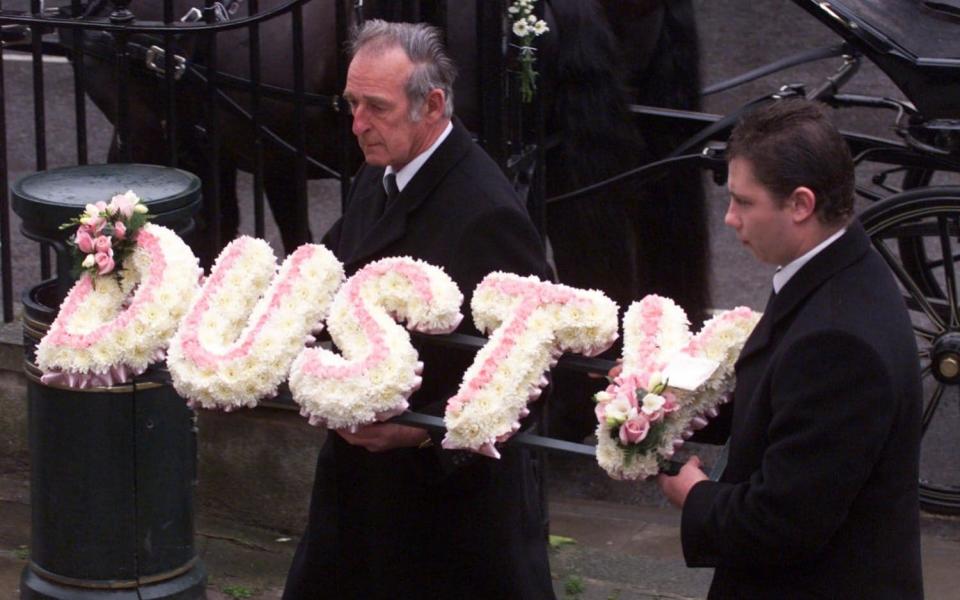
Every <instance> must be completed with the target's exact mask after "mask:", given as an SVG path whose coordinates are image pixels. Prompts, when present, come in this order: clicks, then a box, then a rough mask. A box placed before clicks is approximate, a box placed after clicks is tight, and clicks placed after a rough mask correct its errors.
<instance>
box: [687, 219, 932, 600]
mask: <svg viewBox="0 0 960 600" xmlns="http://www.w3.org/2000/svg"><path fill="white" fill-rule="evenodd" d="M736 374H737V385H736V391H735V394H734V398H735V400H734V404H733V413H732V414H733V418H732V422H731V424H730V447H729V452H730V453H729V462H728V463H727V468H726V470H725V471H724V473H723V476H722V477H721V479H720V481H719V482H701V483H698V484H697V485H695V486H694V487H693V488H692V489H691V491H690V494H689V495H688V496H687V500H686V503H685V505H684V507H683V517H682V541H683V551H684V556H685V557H686V560H687V564H688V565H690V566H693V567H716V572H715V575H714V580H713V585H712V587H711V589H710V596H709V598H770V599H774V598H776V599H790V598H847V599H849V598H871V599H885V598H889V599H891V600H892V599H899V600H903V599H909V598H921V597H922V596H923V590H922V576H921V569H920V532H919V505H918V490H917V481H918V462H919V447H920V409H921V387H920V378H919V372H918V361H917V348H916V344H915V341H914V337H913V333H912V329H911V325H910V321H909V318H908V316H907V312H906V309H905V307H904V304H903V300H902V299H901V295H900V293H899V291H898V289H897V287H896V285H895V284H894V281H893V278H892V276H891V274H890V272H889V270H888V268H887V267H886V265H885V264H884V263H883V261H882V260H881V259H880V257H879V256H878V255H877V254H876V252H874V251H873V250H872V249H871V248H870V244H869V240H868V238H867V236H866V234H865V233H864V231H863V228H862V227H861V226H860V225H859V223H853V224H851V225H850V226H849V227H848V229H847V232H846V233H845V234H844V235H843V236H841V237H840V238H839V239H838V240H837V241H835V242H834V243H833V244H831V245H830V246H828V247H827V248H825V249H824V250H823V251H822V252H821V253H819V254H817V255H816V256H815V257H814V258H813V259H812V260H811V261H810V262H809V263H808V264H806V265H805V266H804V267H803V268H801V269H800V271H798V272H797V273H796V275H794V277H793V278H791V279H790V281H789V282H787V284H786V285H785V286H784V287H783V289H781V290H780V293H779V294H777V295H776V296H775V297H774V298H772V299H771V303H770V304H769V305H768V307H767V310H766V312H765V314H764V316H763V318H762V319H761V320H760V322H759V323H758V325H757V328H756V330H755V331H754V332H753V334H752V335H751V336H750V338H749V340H748V341H747V343H746V345H745V346H744V349H743V352H742V353H741V355H740V358H739V360H738V362H737V365H736Z"/></svg>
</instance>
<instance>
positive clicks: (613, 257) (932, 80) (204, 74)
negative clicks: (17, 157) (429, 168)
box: [0, 0, 960, 513]
mask: <svg viewBox="0 0 960 600" xmlns="http://www.w3.org/2000/svg"><path fill="white" fill-rule="evenodd" d="M794 2H795V3H796V4H797V5H798V6H800V7H801V8H803V9H804V10H806V11H807V12H809V13H810V14H811V15H812V16H813V17H815V18H816V19H818V20H820V21H822V22H823V23H824V24H825V25H827V26H828V27H830V28H831V29H832V30H834V31H835V32H836V33H837V34H838V35H839V36H840V37H841V38H842V39H843V43H842V44H841V45H839V46H837V47H834V48H831V49H829V50H827V51H821V50H815V51H810V52H804V53H803V54H802V55H800V56H797V57H790V58H788V59H785V60H781V61H778V62H777V63H774V64H772V65H770V66H769V67H764V68H761V69H758V70H756V71H754V72H751V73H747V74H745V75H744V76H742V77H738V78H735V79H734V80H731V81H729V82H724V83H722V84H719V85H715V86H712V91H716V90H718V89H723V88H726V87H728V86H732V85H736V84H739V83H743V82H745V81H749V80H752V79H755V78H759V77H761V76H766V75H769V74H770V73H772V72H775V71H777V70H778V69H783V68H786V67H788V66H792V65H795V64H798V63H799V62H803V61H809V60H813V59H823V58H829V57H842V58H843V62H842V65H841V67H840V68H839V69H838V70H837V71H836V73H834V74H833V75H831V76H830V77H828V78H826V79H825V80H824V81H822V82H817V83H815V84H814V85H811V86H805V85H796V84H794V85H790V86H785V87H783V88H780V89H777V90H775V91H774V92H773V93H771V94H769V95H766V96H764V97H762V98H759V99H757V100H756V101H754V102H751V103H749V104H747V105H745V106H743V107H742V108H740V109H738V110H737V111H734V112H733V113H732V114H729V115H726V116H722V117H721V116H716V115H708V114H704V113H701V112H697V108H698V106H699V104H698V102H699V100H698V94H697V93H696V92H697V88H698V75H697V69H696V66H695V65H696V37H695V29H694V28H693V21H692V16H691V14H690V11H691V10H692V3H691V2H688V1H686V0H675V1H672V2H671V1H667V2H655V1H648V2H643V1H640V0H597V1H596V2H583V1H582V0H548V1H546V2H544V3H537V4H538V11H540V13H539V14H540V15H542V16H543V17H545V18H546V19H547V21H548V22H549V23H550V28H551V30H552V31H553V33H554V34H555V35H554V36H552V37H545V38H544V39H542V40H540V41H538V44H537V46H538V49H537V54H536V60H537V62H536V63H535V64H536V68H537V70H538V72H539V73H538V79H537V81H536V83H537V86H538V92H539V93H538V94H537V95H536V96H535V98H534V101H533V102H532V103H530V104H526V103H523V102H521V101H520V100H519V95H520V94H519V91H518V88H517V85H516V81H515V80H516V78H515V70H516V57H517V52H518V49H517V48H516V47H515V46H516V45H517V44H518V41H517V39H516V38H515V37H511V32H510V29H509V20H508V17H507V15H508V13H507V11H506V8H507V6H508V5H509V3H508V2H506V1H503V0H496V1H492V0H479V1H478V2H476V3H473V2H456V3H447V2H443V1H440V0H437V1H435V2H425V1H424V2H420V1H415V0H406V1H402V2H401V1H397V2H373V1H367V2H363V1H362V0H351V1H346V0H338V1H336V2H329V1H323V0H291V1H286V2H279V1H276V2H257V1H256V0H247V2H246V3H244V2H242V0H231V1H229V2H226V3H224V4H220V3H218V2H212V1H211V0H207V1H206V2H205V3H204V5H203V6H198V7H193V6H191V3H189V2H181V1H179V0H178V1H167V2H163V3H162V4H161V3H158V2H155V3H145V4H144V5H143V6H140V5H139V4H136V3H131V2H129V0H127V1H122V2H114V3H112V4H110V3H107V2H105V1H100V2H91V3H89V4H87V5H84V4H82V3H80V2H78V1H77V2H72V3H71V4H70V5H69V6H65V7H63V8H62V9H60V12H57V13H56V14H55V15H54V14H50V13H52V11H51V10H50V9H46V11H42V10H41V8H40V4H39V2H34V3H33V5H32V9H31V12H32V13H33V14H31V15H23V14H13V13H10V12H2V13H0V23H3V24H4V35H5V37H7V36H8V35H9V36H10V37H15V36H16V35H17V33H18V32H20V31H24V30H30V29H32V30H33V31H35V32H40V31H50V30H52V29H56V30H58V31H59V32H60V35H59V39H60V44H61V45H60V48H61V51H62V52H66V53H67V54H68V55H69V56H70V57H71V60H72V61H73V63H74V65H75V74H76V90H77V92H76V93H77V95H78V96H77V97H78V98H79V99H80V100H78V101H77V103H76V104H77V107H78V111H79V112H82V110H83V104H84V103H83V101H82V97H83V94H84V93H87V94H89V95H90V97H91V98H92V99H93V100H94V102H95V103H97V105H98V106H100V108H101V109H102V110H103V111H104V113H105V114H107V115H108V116H109V118H110V119H111V120H112V121H113V123H114V124H115V126H116V133H115V135H114V139H113V143H112V145H111V151H110V158H111V159H112V160H117V161H122V162H130V161H140V162H154V163H162V164H168V165H176V166H181V167H184V168H187V169H189V170H194V171H196V172H198V173H200V174H201V175H202V176H203V180H204V197H205V199H206V207H205V208H204V212H203V214H202V215H201V217H202V218H203V219H204V220H205V221H206V222H205V227H206V229H205V231H206V233H205V234H203V235H202V236H201V238H202V239H201V240H199V241H205V242H207V246H206V248H207V249H206V252H207V253H206V255H205V256H206V258H207V260H209V258H210V257H212V256H213V255H215V251H216V250H217V249H218V248H219V247H220V246H221V245H222V244H223V243H225V242H226V241H228V240H229V239H230V238H232V236H233V235H234V234H235V232H236V219H237V218H238V213H237V212H236V209H235V208H234V207H235V206H236V202H237V200H236V192H235V190H236V186H235V183H236V173H237V169H238V168H240V169H242V170H245V171H247V172H250V173H252V174H253V186H252V187H253V191H252V194H253V196H254V207H255V211H254V213H255V221H256V224H255V233H256V235H258V236H262V235H263V232H264V222H265V219H266V217H265V211H264V201H263V200H264V195H266V197H267V198H268V199H269V205H270V207H271V209H272V211H273V215H274V218H275V219H276V221H277V222H278V225H279V228H280V231H281V234H282V238H283V244H284V246H285V248H286V250H287V251H290V250H292V249H293V248H294V247H296V246H297V245H298V244H300V243H303V242H305V241H307V240H309V239H310V237H311V232H310V231H309V228H308V223H309V219H308V218H307V213H308V206H309V199H308V188H307V179H308V178H309V177H316V176H328V177H332V178H334V179H339V180H340V181H341V182H346V181H348V180H349V176H350V174H351V173H352V170H353V168H354V167H355V165H356V160H357V157H356V156H355V152H353V151H352V148H353V145H352V143H350V141H349V131H348V130H349V116H348V115H347V114H346V111H344V110H343V109H342V105H341V101H340V99H339V97H338V96H337V92H338V90H340V89H342V81H343V78H344V76H345V70H346V62H345V58H344V57H343V55H342V53H340V52H339V51H338V48H342V47H343V41H344V40H345V38H346V34H347V33H346V32H347V28H348V26H349V24H351V23H353V22H356V20H357V19H361V18H368V17H370V16H383V17H386V18H389V19H404V20H415V19H423V20H430V21H432V22H435V23H438V24H440V25H442V26H444V27H445V29H446V31H447V35H448V41H449V43H450V46H451V49H452V51H453V53H454V55H455V57H456V58H457V60H458V62H459V63H460V65H461V67H462V68H463V72H464V76H463V77H461V86H462V88H458V89H457V92H456V94H457V100H458V102H457V112H458V114H459V115H460V116H461V118H462V119H463V120H464V122H465V123H466V124H467V125H468V127H469V128H470V129H471V130H472V131H474V132H475V134H476V137H477V139H478V140H479V141H480V142H481V143H482V144H483V145H484V146H485V148H486V149H487V150H488V152H489V153H490V154H491V155H492V156H493V157H494V158H495V159H496V160H497V161H498V162H499V163H500V164H501V166H502V167H503V168H504V169H505V170H506V171H507V172H508V173H510V175H511V177H512V178H513V180H514V181H515V183H516V184H517V186H518V188H519V189H521V190H523V191H524V192H525V193H526V199H527V203H528V208H529V210H530V212H531V214H532V215H534V217H535V218H536V220H537V221H538V222H539V223H540V227H541V232H542V233H544V239H545V242H546V240H549V243H550V249H551V251H552V254H553V257H554V262H555V264H556V267H557V272H558V276H559V280H560V281H561V282H562V283H567V284H569V285H573V286H576V287H593V288H601V289H603V290H604V291H605V292H607V293H608V295H610V296H611V297H612V298H613V299H615V300H616V301H618V302H619V303H620V304H621V305H622V306H626V304H628V303H629V302H630V301H631V300H633V299H636V298H639V297H640V296H641V295H643V294H645V293H650V292H657V293H661V294H664V295H667V296H671V297H674V298H676V299H678V301H679V302H680V304H681V305H683V306H684V307H685V308H686V309H687V311H688V313H690V314H691V317H692V320H695V321H696V320H699V319H700V318H701V317H702V315H703V314H704V312H705V310H706V307H707V306H708V302H709V300H708V299H709V295H708V293H707V284H706V280H707V279H706V264H707V262H706V248H707V246H706V224H705V211H704V199H703V195H702V191H701V190H700V189H699V182H700V177H699V170H701V169H706V170H707V171H709V172H711V173H712V175H713V179H714V180H715V181H716V182H717V183H719V184H722V183H723V182H724V180H725V176H726V173H725V170H726V167H725V162H724V160H723V141H724V139H725V137H726V135H727V134H728V133H729V131H730V129H731V128H732V126H733V125H734V124H735V123H736V121H737V119H738V118H739V117H740V116H741V115H742V114H745V112H746V111H748V110H751V109H753V108H755V107H756V106H758V105H760V104H761V103H764V102H770V101H776V100H777V99H780V98H785V97H790V96H805V97H808V98H815V99H818V100H821V101H823V102H825V103H827V104H829V105H831V106H834V107H838V108H842V107H867V108H870V109H876V110H890V111H892V113H893V115H894V116H893V128H894V132H895V133H896V135H897V139H893V140H888V139H880V138H877V137H874V136H869V135H864V134H859V133H855V132H846V133H845V136H846V138H847V140H848V141H849V143H850V145H851V149H852V150H853V154H854V156H855V163H856V165H857V167H858V173H869V176H870V182H871V185H869V186H868V185H864V186H860V187H858V193H859V194H860V195H861V196H862V197H863V198H865V199H867V200H869V201H870V202H871V205H870V206H869V207H868V208H866V209H865V210H863V211H862V212H861V213H860V215H859V218H860V219H861V221H862V222H863V223H864V225H865V227H866V229H867V231H868V232H869V234H870V235H871V237H872V239H873V241H874V244H875V246H876V247H877V250H878V251H879V252H880V253H881V255H882V256H883V257H884V259H885V260H886V261H887V262H888V264H889V265H890V267H891V269H892V270H893V272H894V274H895V275H896V277H897V280H898V281H899V283H900V285H901V288H902V291H903V294H904V298H905V301H906V302H907V305H908V307H909V309H910V311H911V315H912V318H913V321H914V327H915V331H916V335H917V340H918V345H919V346H920V356H919V361H920V364H921V367H922V370H923V375H924V385H925V387H924V391H925V393H924V398H925V399H924V413H923V428H924V442H923V444H924V449H923V453H922V461H923V462H922V465H921V500H922V503H923V505H924V507H925V508H927V509H930V510H935V511H941V512H953V513H955V512H960V470H958V467H957V466H956V465H955V462H956V461H954V460H951V459H950V453H951V452H952V448H954V447H955V443H956V439H955V438H956V433H955V432H956V430H957V429H956V425H957V424H960V423H958V420H960V417H958V414H957V413H958V409H960V403H958V402H957V399H958V395H960V307H958V302H960V298H958V293H960V289H958V287H957V276H956V263H957V260H958V258H960V255H958V253H957V250H956V249H955V248H954V247H955V246H956V245H960V186H953V185H949V184H951V183H953V182H954V181H955V175H956V173H957V172H958V171H960V135H958V134H960V108H958V107H960V98H958V97H957V94H958V92H956V91H955V90H957V89H960V87H958V85H957V84H958V83H960V47H958V43H957V42H956V41H955V40H956V39H957V36H956V35H952V34H953V33H954V31H955V30H956V26H957V24H958V23H960V3H956V2H953V1H951V0H942V1H940V2H924V1H921V0H888V1H886V2H883V3H880V2H878V1H877V0H838V1H833V0H831V1H829V2H824V1H814V0H794ZM244 4H245V6H244ZM17 28H19V29H17ZM44 28H47V29H44ZM51 28H52V29H51ZM638 31H642V32H645V33H646V35H638V33H637V32H638ZM565 35H567V36H568V37H564V36H565ZM278 40H282V41H283V43H282V44H281V43H279V42H278ZM571 40H576V43H573V42H571ZM46 43H47V42H45V39H44V38H43V37H42V36H41V35H34V36H32V37H31V38H29V44H30V45H31V47H32V51H33V53H34V56H35V59H37V58H39V56H40V54H41V53H42V52H44V51H45V50H47V49H48V48H46V47H45V44H46ZM267 48H269V52H265V51H264V50H265V49H267ZM864 58H866V59H867V60H869V61H871V62H872V63H874V64H876V65H877V66H878V67H879V68H880V69H882V70H883V72H884V73H886V74H887V75H888V76H889V77H890V78H891V79H892V80H893V82H894V83H895V84H896V85H897V86H898V87H899V88H900V89H901V91H902V92H903V94H904V95H905V97H906V100H895V99H891V98H881V97H869V96H865V95H857V94H845V93H843V92H842V91H841V88H842V86H843V85H844V84H845V83H846V82H848V81H849V80H850V78H851V77H852V76H853V75H854V74H855V72H856V71H857V68H858V67H859V65H860V64H861V62H862V60H863V59H864ZM0 81H2V72H0ZM2 92H3V89H2V88H0V96H2ZM40 95H41V96H42V86H41V94H40ZM548 100H549V101H548ZM78 117H79V115H78ZM81 122H84V119H83V118H78V123H81ZM85 135H86V134H85V132H84V131H83V128H82V127H78V131H77V146H78V156H79V157H80V162H81V163H84V162H86V160H87V157H86V150H85V144H86V142H85ZM344 140H346V141H344ZM37 166H38V169H41V168H43V166H42V165H41V164H39V163H38V165H37ZM0 175H3V176H4V177H5V176H6V173H5V172H3V173H0ZM3 184H4V185H3V188H4V193H5V189H6V187H7V185H6V181H5V180H4V182H3ZM343 189H344V190H345V186H344V188H343ZM291 198H293V199H294V201H292V202H291V201H289V200H290V199H291ZM3 200H4V202H5V201H6V196H5V195H4V197H3ZM3 208H4V214H5V213H6V210H5V209H6V206H4V207H3ZM600 231H604V233H603V234H599V233H598V232H600ZM653 231H669V232H670V235H664V236H655V235H650V232H653ZM0 234H3V236H4V239H3V240H2V242H3V243H2V251H3V252H4V253H7V252H8V247H9V232H8V231H0ZM203 252H204V250H202V249H201V251H200V252H199V253H200V254H201V255H202V254H203ZM7 257H8V255H7ZM584 257H586V258H587V259H588V260H584ZM0 258H2V256H0ZM678 265H682V268H678ZM9 266H10V265H9V258H7V260H6V262H5V263H4V265H3V268H4V277H5V278H7V277H8V276H9V275H8V273H9ZM45 268H46V271H45V272H44V276H47V275H49V265H47V266H46V267H45ZM9 296H10V293H9V291H8V290H7V289H6V287H5V291H4V301H5V303H6V302H8V301H9ZM868 308H869V307H865V309H868ZM5 314H7V313H6V312H5ZM11 314H12V313H11ZM8 320H9V317H8ZM447 343H465V344H470V343H474V344H475V343H476V341H475V340H474V341H471V340H463V339H454V338H449V339H448V340H447ZM610 364H611V363H610V361H604V360H577V361H573V360H566V361H561V363H560V367H566V368H567V369H566V370H560V371H558V372H557V377H562V376H563V374H564V373H566V372H571V371H577V370H579V371H591V372H601V373H602V372H606V370H607V368H608V367H609V366H610ZM565 383H566V382H565ZM583 385H585V384H583V378H582V377H580V378H571V382H570V383H569V384H568V385H558V386H557V387H558V388H561V389H564V388H574V387H576V386H581V387H582V386H583ZM583 397H587V396H583ZM553 410H554V411H557V410H563V403H556V406H554V407H553ZM587 410H588V412H591V411H590V407H587ZM572 420H573V421H574V422H576V419H575V418H573V419H572ZM407 422H416V423H419V424H421V425H423V426H430V425H432V424H431V423H430V422H429V420H424V419H420V420H419V421H418V417H417V416H416V415H412V416H409V417H408V421H407ZM563 433H566V434H568V435H567V436H566V437H577V436H578V435H579V433H580V432H579V431H578V430H577V429H576V427H574V428H573V429H572V430H571V431H570V432H561V434H563ZM581 437H582V436H581ZM520 441H521V442H523V441H524V439H521V440H520ZM526 442H527V443H534V444H540V445H545V446H547V447H551V448H559V449H564V450H569V451H576V452H584V453H588V452H590V450H589V449H588V448H586V447H584V446H582V445H577V444H563V443H560V442H551V441H550V440H546V441H544V440H543V439H533V438H531V437H530V436H527V438H526Z"/></svg>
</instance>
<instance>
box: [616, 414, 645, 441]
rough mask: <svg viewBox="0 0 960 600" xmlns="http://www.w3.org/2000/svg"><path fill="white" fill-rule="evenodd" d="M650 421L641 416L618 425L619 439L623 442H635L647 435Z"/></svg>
mask: <svg viewBox="0 0 960 600" xmlns="http://www.w3.org/2000/svg"><path fill="white" fill-rule="evenodd" d="M649 431H650V423H649V422H647V420H646V419H644V418H642V417H637V418H635V419H630V420H629V421H626V422H625V423H624V424H623V425H621V426H620V441H621V442H623V443H624V444H637V443H640V442H642V441H643V440H644V438H646V437H647V433H648V432H649Z"/></svg>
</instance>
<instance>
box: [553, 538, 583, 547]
mask: <svg viewBox="0 0 960 600" xmlns="http://www.w3.org/2000/svg"><path fill="white" fill-rule="evenodd" d="M576 543H577V540H575V539H573V538H572V537H567V536H564V535H551V536H550V547H551V548H553V549H557V548H562V547H563V546H569V545H571V544H576Z"/></svg>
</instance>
